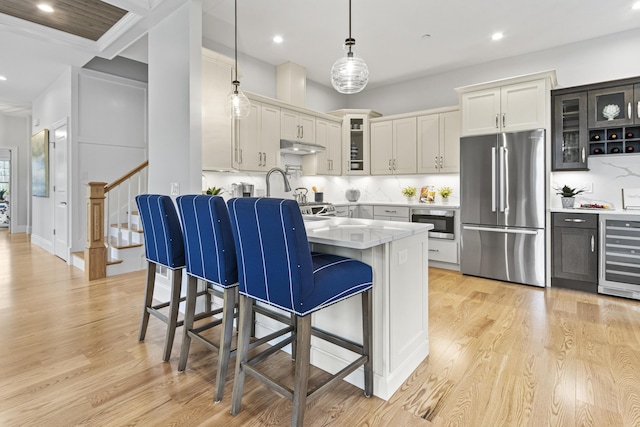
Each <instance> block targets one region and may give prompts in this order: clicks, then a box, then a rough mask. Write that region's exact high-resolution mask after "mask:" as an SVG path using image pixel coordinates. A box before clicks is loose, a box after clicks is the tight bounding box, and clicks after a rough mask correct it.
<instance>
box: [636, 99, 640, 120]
mask: <svg viewBox="0 0 640 427" xmlns="http://www.w3.org/2000/svg"><path fill="white" fill-rule="evenodd" d="M636 114H637V116H638V118H639V119H640V101H638V106H637V107H636Z"/></svg>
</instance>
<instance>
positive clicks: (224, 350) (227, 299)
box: [213, 288, 253, 403]
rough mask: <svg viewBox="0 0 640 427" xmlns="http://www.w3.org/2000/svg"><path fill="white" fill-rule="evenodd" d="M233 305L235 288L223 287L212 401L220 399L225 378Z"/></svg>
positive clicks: (227, 365)
mask: <svg viewBox="0 0 640 427" xmlns="http://www.w3.org/2000/svg"><path fill="white" fill-rule="evenodd" d="M235 306H236V288H225V290H224V297H223V310H222V331H221V332H220V345H219V347H218V371H217V372H216V385H215V389H214V394H213V401H214V402H216V403H217V402H220V401H221V400H222V395H223V393H224V383H225V382H226V380H227V370H228V368H229V357H230V354H231V337H232V336H233V317H234V316H233V315H234V312H235ZM251 311H252V312H253V310H251Z"/></svg>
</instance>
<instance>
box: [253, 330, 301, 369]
mask: <svg viewBox="0 0 640 427" xmlns="http://www.w3.org/2000/svg"><path fill="white" fill-rule="evenodd" d="M278 332H282V331H278ZM278 332H274V333H273V334H271V335H274V334H277V333H278ZM287 332H290V331H285V332H283V334H284V333H287ZM283 334H280V335H283ZM280 335H277V336H275V337H271V336H266V337H262V338H260V339H259V340H256V341H254V342H252V343H251V344H249V349H252V348H256V347H258V346H259V345H261V344H264V343H266V342H268V341H271V340H272V339H273V338H277V337H278V336H280ZM293 340H294V337H293V336H290V337H287V338H285V339H283V340H282V341H280V342H279V343H277V344H275V345H273V346H272V347H270V348H268V349H266V350H264V351H262V352H260V353H259V354H257V355H255V356H254V357H253V358H252V359H249V360H247V363H248V364H250V365H255V364H256V363H258V362H260V361H261V360H264V359H266V358H267V357H269V356H271V355H272V354H274V353H276V352H278V351H280V350H281V349H282V348H283V347H284V346H286V345H288V344H291V342H292V341H293Z"/></svg>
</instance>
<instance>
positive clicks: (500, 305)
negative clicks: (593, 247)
mask: <svg viewBox="0 0 640 427" xmlns="http://www.w3.org/2000/svg"><path fill="white" fill-rule="evenodd" d="M430 275H431V277H430V290H429V300H430V302H429V309H430V316H429V322H430V324H429V336H430V343H431V354H430V356H429V358H428V359H427V360H425V361H424V362H423V363H422V364H421V365H420V367H419V368H418V369H417V370H416V371H415V373H414V374H413V375H412V377H411V378H410V379H409V380H408V381H407V382H406V383H405V384H404V385H403V386H402V388H401V389H400V390H399V391H398V392H396V393H395V394H394V396H393V397H392V398H391V399H390V400H389V401H388V402H384V401H382V400H380V399H378V398H371V399H365V398H364V397H363V396H362V393H361V392H360V391H359V390H357V389H356V388H355V387H353V386H351V385H349V384H346V383H344V384H343V385H340V386H339V387H337V388H336V389H334V391H332V392H330V393H329V394H327V395H324V396H322V397H321V398H320V399H318V400H317V401H315V402H314V403H313V404H311V405H310V406H309V407H308V409H307V414H306V425H309V426H348V427H351V426H393V427H395V426H459V427H462V426H473V427H476V426H491V427H494V426H536V427H537V426H599V427H609V426H640V303H638V302H636V301H631V300H624V299H616V298H613V297H605V296H596V295H588V294H581V293H576V292H572V291H566V290H561V289H546V290H545V289H537V288H532V287H527V286H519V285H512V284H506V283H501V282H496V281H491V280H483V279H478V278H472V277H466V276H462V275H460V274H459V273H455V272H449V271H446V270H439V269H431V270H430ZM143 290H144V272H136V273H131V274H126V275H121V276H116V277H112V278H109V279H105V280H97V281H94V282H91V283H89V282H87V281H85V280H84V278H83V274H82V272H80V271H78V270H76V269H74V268H73V267H68V266H67V265H66V264H65V263H64V262H63V261H61V260H59V259H58V258H56V257H54V256H52V255H50V254H48V253H46V252H45V251H43V250H42V249H40V248H38V247H36V246H32V245H31V244H30V243H29V240H28V238H27V236H26V235H24V234H14V235H11V234H9V233H8V232H6V231H0V320H1V324H0V344H1V348H0V370H1V371H0V374H1V375H0V426H44V425H47V426H76V425H86V426H124V425H127V426H164V425H171V426H197V425H203V426H225V427H226V426H286V425H288V424H289V422H290V416H291V404H290V403H289V401H287V400H285V399H283V398H280V397H279V396H278V395H276V394H275V393H273V392H271V391H269V390H267V389H265V388H264V387H262V386H260V385H258V384H257V383H256V382H254V381H252V380H251V378H248V380H247V384H246V386H245V390H246V391H247V394H246V395H245V397H244V399H243V410H242V412H241V413H240V414H239V415H238V416H236V417H232V416H231V415H229V402H230V396H231V381H232V377H233V373H231V374H230V375H229V378H228V379H227V388H226V389H225V398H224V400H223V401H222V402H221V403H219V404H214V403H213V401H212V396H213V385H212V384H213V380H214V375H215V373H214V371H213V370H214V366H215V364H214V362H215V357H216V356H214V355H212V354H211V353H210V352H209V351H206V350H205V349H204V348H203V347H202V346H200V345H199V343H196V342H193V343H192V354H191V355H190V359H189V363H188V366H187V370H186V372H185V373H179V372H178V371H177V360H178V355H179V347H180V343H181V329H180V330H179V335H178V338H177V339H176V345H175V347H174V349H173V353H172V357H171V361H170V363H163V362H162V360H161V353H162V341H163V338H164V328H163V326H164V325H163V324H162V323H160V322H159V321H157V320H156V319H154V318H152V319H151V321H150V326H149V330H148V333H147V340H146V342H145V343H138V341H137V333H138V326H139V320H140V314H141V307H142V302H143ZM279 359H280V360H277V361H275V362H270V363H273V372H274V373H276V374H277V375H280V376H286V375H289V374H290V369H289V367H290V362H289V358H288V357H286V356H284V355H282V357H280V358H279ZM282 363H284V364H285V365H286V366H285V367H284V368H281V367H278V366H281V365H282ZM322 375H323V374H322V373H321V372H318V371H316V372H315V374H314V378H319V377H321V376H322Z"/></svg>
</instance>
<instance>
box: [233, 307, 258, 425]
mask: <svg viewBox="0 0 640 427" xmlns="http://www.w3.org/2000/svg"><path fill="white" fill-rule="evenodd" d="M252 301H253V300H252V299H251V298H249V297H246V296H244V295H240V304H239V306H240V307H239V314H238V322H239V328H240V332H239V333H238V349H237V350H236V377H235V380H234V382H233V393H232V394H231V415H238V412H240V406H241V403H242V391H243V388H244V377H245V372H244V369H243V368H242V364H244V363H246V361H247V355H248V353H249V337H250V335H251V312H252V311H253V310H252Z"/></svg>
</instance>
